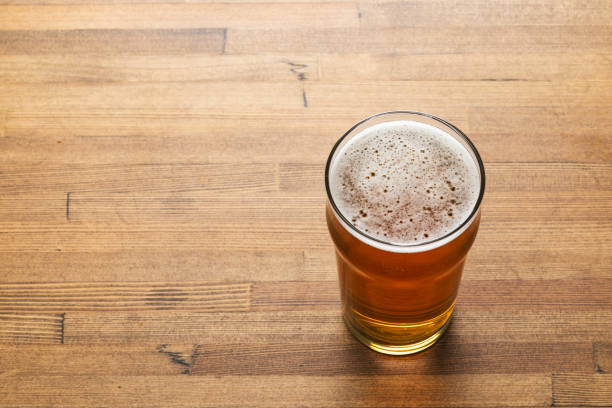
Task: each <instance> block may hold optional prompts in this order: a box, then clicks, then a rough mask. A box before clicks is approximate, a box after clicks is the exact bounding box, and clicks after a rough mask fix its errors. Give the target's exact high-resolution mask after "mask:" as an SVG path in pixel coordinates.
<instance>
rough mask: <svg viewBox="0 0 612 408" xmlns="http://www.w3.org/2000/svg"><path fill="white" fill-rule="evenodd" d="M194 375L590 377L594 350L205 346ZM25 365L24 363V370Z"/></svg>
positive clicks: (550, 346) (457, 345) (447, 344)
mask: <svg viewBox="0 0 612 408" xmlns="http://www.w3.org/2000/svg"><path fill="white" fill-rule="evenodd" d="M199 350H200V353H201V354H199V355H198V357H197V358H196V360H195V365H194V366H192V367H190V372H191V374H192V375H211V374H216V375H277V374H285V375H300V374H301V375H306V374H307V375H329V376H337V375H342V374H343V373H347V372H350V373H355V374H359V375H363V376H377V375H400V374H401V375H411V374H426V375H441V374H485V373H487V374H502V373H503V374H514V373H525V374H527V373H532V374H534V373H543V374H544V373H549V372H551V371H553V372H554V371H571V372H582V373H590V372H591V370H592V366H591V364H590V361H589V359H590V347H588V345H586V344H573V343H563V344H560V343H536V344H534V343H486V344H485V343H461V342H455V341H453V339H452V338H451V337H444V338H443V339H442V340H440V342H439V343H437V344H436V345H435V346H434V347H433V348H431V349H429V350H427V351H425V352H424V353H419V354H417V355H414V356H411V357H410V358H402V359H398V358H393V357H388V356H383V355H375V354H374V353H373V352H372V351H370V350H369V349H367V348H365V347H364V346H363V345H362V344H361V343H359V342H357V341H356V340H353V341H351V342H350V343H342V344H319V343H297V344H296V343H284V344H283V343H274V344H253V345H245V346H242V345H241V346H237V345H225V344H217V345H202V346H201V347H200V348H199ZM23 365H25V364H21V365H20V366H23Z"/></svg>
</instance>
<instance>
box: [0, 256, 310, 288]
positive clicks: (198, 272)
mask: <svg viewBox="0 0 612 408" xmlns="http://www.w3.org/2000/svg"><path fill="white" fill-rule="evenodd" d="M0 259H2V262H1V263H0V282H3V283H26V282H58V283H59V282H146V281H152V282H176V283H183V282H189V281H192V282H194V281H206V282H208V283H214V282H218V283H220V282H247V281H254V280H257V281H259V282H263V281H266V280H279V281H283V280H284V281H292V280H299V279H300V277H301V274H302V268H303V264H304V255H303V253H302V251H300V250H295V249H294V250H286V251H270V250H262V251H229V250H223V249H221V250H212V251H206V250H170V249H166V248H156V249H153V250H143V251H133V250H123V251H109V252H107V251H104V248H96V249H93V251H92V252H62V251H53V252H29V253H27V252H4V253H0Z"/></svg>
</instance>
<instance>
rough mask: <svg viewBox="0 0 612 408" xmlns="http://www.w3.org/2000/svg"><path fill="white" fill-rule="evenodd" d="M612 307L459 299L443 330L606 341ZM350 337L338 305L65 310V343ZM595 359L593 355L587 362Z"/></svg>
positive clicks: (466, 338) (461, 335)
mask: <svg viewBox="0 0 612 408" xmlns="http://www.w3.org/2000/svg"><path fill="white" fill-rule="evenodd" d="M611 321H612V312H610V311H609V310H603V311H602V310H599V311H598V312H597V313H593V311H592V310H551V309H542V310H539V309H537V308H534V309H526V308H524V307H523V308H521V307H514V308H509V307H501V308H492V309H490V310H486V308H482V309H474V310H472V309H471V308H469V307H467V306H465V307H464V306H463V305H462V304H458V305H457V309H456V310H455V313H454V314H453V323H452V330H450V329H449V331H448V332H447V333H446V335H445V336H448V337H452V338H453V341H455V342H461V343H484V342H496V341H500V339H503V341H504V342H516V343H534V342H550V343H553V342H561V343H566V342H567V343H576V342H588V343H589V344H590V343H591V342H605V341H608V340H609V338H610V335H611V334H612V324H611V323H610V322H611ZM349 340H350V341H355V340H354V339H353V338H352V336H351V335H350V334H349V333H348V330H347V329H346V328H345V327H344V323H343V321H342V318H341V315H340V308H339V307H338V309H337V310H324V309H312V310H297V311H294V310H284V311H270V312H246V313H245V312H234V313H197V312H191V311H184V312H176V311H174V312H173V311H164V312H154V311H140V312H137V313H130V312H107V313H93V312H89V313H88V312H70V313H67V314H66V318H65V335H64V342H65V344H124V343H130V344H162V343H167V344H172V343H177V344H180V343H186V344H202V343H217V344H245V343H248V344H256V343H258V344H259V343H261V344H263V343H267V344H273V343H279V342H305V343H308V342H311V343H312V342H315V343H327V344H338V343H343V342H347V341H349ZM590 364H592V362H590Z"/></svg>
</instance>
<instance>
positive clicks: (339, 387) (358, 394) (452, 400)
mask: <svg viewBox="0 0 612 408" xmlns="http://www.w3.org/2000/svg"><path fill="white" fill-rule="evenodd" d="M550 383H551V380H550V376H547V375H541V374H540V375H537V374H531V375H524V374H522V375H521V374H514V375H513V374H494V375H470V374H458V375H449V376H430V375H426V376H418V375H407V376H406V375H401V376H397V375H396V376H380V377H373V378H372V377H361V376H355V375H350V374H349V375H342V376H337V377H329V376H320V377H319V376H282V375H281V376H262V375H257V376H174V377H167V376H165V377H160V376H132V377H116V376H81V377H75V376H69V377H61V376H55V377H54V376H28V377H26V376H24V377H22V378H20V379H15V378H8V379H6V380H5V381H3V382H2V383H0V403H2V404H3V405H19V406H24V407H29V406H48V405H61V406H82V405H84V404H87V405H89V404H94V405H138V406H142V407H158V406H164V407H195V406H199V407H201V406H205V407H230V406H231V407H235V406H244V405H250V406H265V407H270V406H273V407H283V406H288V405H289V406H297V405H299V406H304V407H329V406H336V407H340V406H345V407H349V406H350V407H368V406H373V405H378V404H380V402H381V401H385V403H386V404H389V406H402V407H442V406H444V407H447V406H448V407H450V406H453V407H457V406H460V407H488V406H490V401H491V400H494V401H495V403H496V405H497V406H500V407H501V406H504V407H518V406H531V407H533V406H542V407H544V406H549V405H550V401H551V395H550ZM227 387H231V392H228V388H227ZM83 390H88V393H87V394H83Z"/></svg>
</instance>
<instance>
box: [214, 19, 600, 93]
mask: <svg viewBox="0 0 612 408" xmlns="http://www.w3.org/2000/svg"><path fill="white" fill-rule="evenodd" d="M460 30H461V35H458V28H457V27H453V26H444V25H442V26H435V27H402V28H379V29H355V28H335V29H295V30H292V29H283V30H241V29H230V30H228V32H227V46H226V48H225V51H226V52H227V53H229V54H253V53H258V54H268V53H276V54H278V53H283V52H286V53H293V52H295V50H297V49H299V50H300V51H301V52H303V53H329V54H334V53H342V54H349V53H377V54H389V53H397V54H452V53H455V54H475V53H476V54H482V53H494V54H503V53H529V54H539V53H547V54H553V53H559V54H565V53H567V50H568V49H579V50H580V51H581V53H599V52H604V53H605V52H608V50H609V46H610V41H609V38H610V35H612V27H610V26H608V25H602V26H582V25H556V26H531V25H522V26H478V25H467V26H462V27H461V29H460ZM404 96H406V95H405V94H404ZM343 102H344V100H343Z"/></svg>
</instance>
